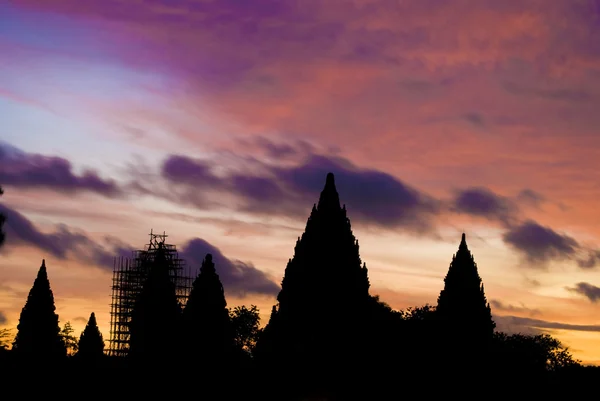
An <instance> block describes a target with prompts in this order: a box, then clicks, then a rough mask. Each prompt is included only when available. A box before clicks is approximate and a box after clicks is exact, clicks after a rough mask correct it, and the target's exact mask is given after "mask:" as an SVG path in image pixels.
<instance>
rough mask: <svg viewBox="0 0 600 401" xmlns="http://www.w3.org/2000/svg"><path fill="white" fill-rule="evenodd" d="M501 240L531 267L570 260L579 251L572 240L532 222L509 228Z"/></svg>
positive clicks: (577, 245) (528, 221) (577, 244)
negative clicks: (554, 261) (553, 261)
mask: <svg viewBox="0 0 600 401" xmlns="http://www.w3.org/2000/svg"><path fill="white" fill-rule="evenodd" d="M503 240H504V242H505V243H506V244H508V245H509V246H511V247H512V248H514V249H515V250H516V251H517V252H519V253H520V254H521V255H522V256H524V257H525V259H526V261H527V262H529V263H530V264H531V266H532V267H540V266H545V265H546V264H547V263H548V262H550V261H552V260H567V259H571V258H573V257H575V255H576V253H577V251H578V250H579V249H580V245H579V243H578V242H577V241H576V240H575V239H574V238H572V237H570V236H568V235H564V234H559V233H557V232H556V231H554V230H553V229H551V228H550V227H545V226H542V225H540V224H538V223H536V222H535V221H533V220H527V221H525V222H523V223H521V224H519V225H517V226H514V227H512V228H510V229H509V230H508V231H507V232H506V233H504V235H503Z"/></svg>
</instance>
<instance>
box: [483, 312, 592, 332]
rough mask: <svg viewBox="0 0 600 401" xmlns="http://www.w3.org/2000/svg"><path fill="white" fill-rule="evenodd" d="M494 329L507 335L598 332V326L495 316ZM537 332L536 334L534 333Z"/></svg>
mask: <svg viewBox="0 0 600 401" xmlns="http://www.w3.org/2000/svg"><path fill="white" fill-rule="evenodd" d="M494 321H495V322H496V329H497V330H498V331H505V332H508V333H524V334H537V333H539V331H540V330H572V331H589V332H600V325H579V324H568V323H558V322H549V321H546V320H539V319H532V318H528V317H518V316H496V315H494ZM536 331H537V333H536Z"/></svg>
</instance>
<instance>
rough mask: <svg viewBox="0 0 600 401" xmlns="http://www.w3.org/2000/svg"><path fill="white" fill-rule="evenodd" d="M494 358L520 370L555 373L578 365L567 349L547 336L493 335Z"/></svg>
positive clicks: (498, 333) (499, 333)
mask: <svg viewBox="0 0 600 401" xmlns="http://www.w3.org/2000/svg"><path fill="white" fill-rule="evenodd" d="M494 344H495V347H496V351H497V352H496V356H497V357H498V358H501V360H502V362H504V364H508V365H512V366H513V367H514V368H515V369H521V370H529V371H531V370H538V371H540V370H546V371H557V370H559V369H562V368H569V367H574V366H578V365H580V363H581V361H578V360H576V359H574V358H573V356H572V355H571V352H570V351H569V349H568V347H565V346H564V345H563V344H562V343H561V342H560V341H559V340H557V339H556V338H554V337H552V336H551V335H549V334H538V335H527V334H506V333H502V332H496V333H495V334H494Z"/></svg>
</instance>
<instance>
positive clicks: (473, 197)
mask: <svg viewBox="0 0 600 401" xmlns="http://www.w3.org/2000/svg"><path fill="white" fill-rule="evenodd" d="M452 203H453V204H452V208H453V210H454V211H456V212H458V213H465V214H469V215H472V216H478V217H484V218H487V219H490V220H499V221H501V222H504V223H508V222H509V220H510V219H512V218H513V217H514V216H515V214H516V213H517V212H518V207H517V205H516V204H515V203H514V202H513V201H512V200H510V199H508V198H506V197H503V196H500V195H497V194H495V193H493V192H492V191H490V190H489V189H487V188H481V187H477V188H466V189H462V190H460V191H457V193H456V195H455V198H454V200H453V202H452Z"/></svg>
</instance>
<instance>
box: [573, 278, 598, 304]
mask: <svg viewBox="0 0 600 401" xmlns="http://www.w3.org/2000/svg"><path fill="white" fill-rule="evenodd" d="M567 290H569V291H572V292H575V293H577V294H580V295H583V296H584V297H586V298H587V299H589V300H590V301H591V302H593V303H596V302H598V301H599V300H600V287H597V286H595V285H592V284H590V283H583V282H581V283H577V284H575V287H572V288H571V287H567Z"/></svg>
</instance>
